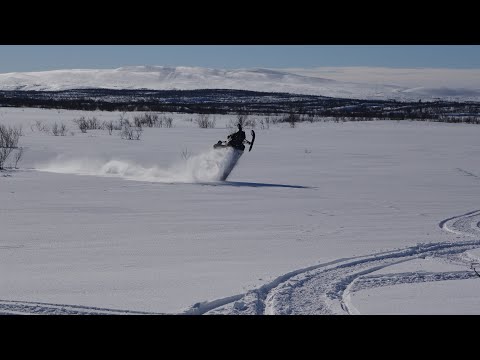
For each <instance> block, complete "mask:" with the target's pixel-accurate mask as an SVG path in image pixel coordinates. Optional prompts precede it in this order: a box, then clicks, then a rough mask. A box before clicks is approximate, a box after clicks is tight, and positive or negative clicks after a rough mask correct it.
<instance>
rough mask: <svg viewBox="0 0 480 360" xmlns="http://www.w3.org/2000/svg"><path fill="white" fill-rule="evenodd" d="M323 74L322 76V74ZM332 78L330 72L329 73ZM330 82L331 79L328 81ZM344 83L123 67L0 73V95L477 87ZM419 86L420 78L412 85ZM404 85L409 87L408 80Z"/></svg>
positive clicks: (409, 92) (466, 93)
mask: <svg viewBox="0 0 480 360" xmlns="http://www.w3.org/2000/svg"><path fill="white" fill-rule="evenodd" d="M325 74H326V75H328V74H329V73H328V72H325ZM331 74H333V73H331ZM332 77H333V78H332ZM352 79H354V80H355V81H349V80H348V77H343V78H342V80H338V79H335V77H334V76H330V78H327V77H324V76H320V77H319V76H318V73H316V74H313V73H312V74H310V73H309V72H308V71H304V74H302V73H301V72H299V71H296V72H294V71H292V72H289V71H280V70H272V69H235V70H222V69H209V68H201V67H183V66H178V67H167V66H127V67H121V68H118V69H98V70H94V69H73V70H52V71H41V72H23V73H4V74H0V90H35V91H55V90H69V89H87V88H103V89H151V90H172V89H176V90H193V89H238V90H253V91H268V92H287V93H294V94H311V95H323V96H329V97H341V98H358V99H399V100H400V99H402V100H417V99H432V98H442V99H461V100H477V101H478V100H480V88H473V89H472V88H462V87H449V86H441V87H431V86H424V84H421V83H420V84H416V85H415V86H409V84H401V85H400V84H398V83H397V84H396V83H395V82H392V83H389V82H388V77H386V78H385V81H383V82H379V81H378V78H375V80H373V78H372V81H371V82H368V77H367V80H365V79H363V81H357V79H356V78H355V77H352ZM418 81H419V82H421V78H419V80H418ZM410 83H413V82H412V81H410Z"/></svg>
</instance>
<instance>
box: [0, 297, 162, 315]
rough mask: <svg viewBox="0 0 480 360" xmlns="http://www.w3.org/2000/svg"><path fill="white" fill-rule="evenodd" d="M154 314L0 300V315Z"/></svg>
mask: <svg viewBox="0 0 480 360" xmlns="http://www.w3.org/2000/svg"><path fill="white" fill-rule="evenodd" d="M153 314H155V313H149V312H142V311H130V310H115V309H102V308H97V307H89V306H80V305H65V304H48V303H42V302H32V301H10V300H0V315H153Z"/></svg>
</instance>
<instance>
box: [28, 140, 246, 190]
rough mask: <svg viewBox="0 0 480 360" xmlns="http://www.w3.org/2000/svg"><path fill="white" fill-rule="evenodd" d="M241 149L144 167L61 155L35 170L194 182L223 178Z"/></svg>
mask: <svg viewBox="0 0 480 360" xmlns="http://www.w3.org/2000/svg"><path fill="white" fill-rule="evenodd" d="M241 156H242V152H240V151H236V150H234V149H232V148H225V149H218V150H215V149H213V150H209V151H206V152H203V153H201V154H198V155H195V156H191V157H189V158H187V159H186V160H185V161H182V162H180V163H176V164H174V165H172V166H170V167H169V168H167V169H162V168H159V167H157V166H152V167H143V166H141V165H138V164H135V163H133V162H131V161H124V160H108V161H102V160H99V159H62V158H61V157H59V158H57V159H55V160H53V161H51V162H49V163H48V164H42V165H39V166H37V170H39V171H46V172H53V173H62V174H78V175H94V176H107V177H120V178H124V179H127V180H136V181H149V182H162V183H196V182H209V181H225V180H226V179H227V178H228V176H229V175H230V173H231V171H232V170H233V169H234V167H235V166H236V164H237V162H238V160H239V159H240V157H241Z"/></svg>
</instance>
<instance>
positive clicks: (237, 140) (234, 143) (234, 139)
mask: <svg viewBox="0 0 480 360" xmlns="http://www.w3.org/2000/svg"><path fill="white" fill-rule="evenodd" d="M237 126H238V131H237V132H235V133H233V134H230V135H228V139H229V140H228V142H227V146H231V147H234V148H235V149H239V150H242V151H243V150H245V145H243V143H244V142H246V143H248V144H250V141H248V140H247V139H246V136H245V131H243V130H242V125H241V124H238V125H237Z"/></svg>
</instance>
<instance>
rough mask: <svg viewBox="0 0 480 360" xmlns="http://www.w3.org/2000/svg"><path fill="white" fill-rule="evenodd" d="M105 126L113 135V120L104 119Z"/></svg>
mask: <svg viewBox="0 0 480 360" xmlns="http://www.w3.org/2000/svg"><path fill="white" fill-rule="evenodd" d="M103 127H104V128H105V129H107V130H108V134H109V135H112V132H113V129H114V128H115V127H114V125H113V121H112V120H110V121H104V122H103Z"/></svg>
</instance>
